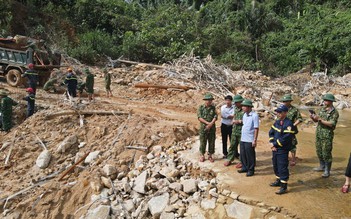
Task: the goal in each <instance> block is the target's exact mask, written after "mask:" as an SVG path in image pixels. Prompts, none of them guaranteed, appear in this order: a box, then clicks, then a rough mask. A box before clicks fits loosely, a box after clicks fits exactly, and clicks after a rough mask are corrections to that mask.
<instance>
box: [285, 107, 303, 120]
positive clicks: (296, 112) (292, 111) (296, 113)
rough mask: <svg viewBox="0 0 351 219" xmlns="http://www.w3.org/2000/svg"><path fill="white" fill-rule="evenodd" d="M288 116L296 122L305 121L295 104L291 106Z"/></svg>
mask: <svg viewBox="0 0 351 219" xmlns="http://www.w3.org/2000/svg"><path fill="white" fill-rule="evenodd" d="M286 117H287V118H288V119H289V120H291V121H292V122H293V123H295V122H296V121H297V120H299V121H301V122H302V121H303V120H302V116H301V113H300V111H299V110H298V109H297V108H296V107H295V106H290V107H289V111H288V114H287V115H286Z"/></svg>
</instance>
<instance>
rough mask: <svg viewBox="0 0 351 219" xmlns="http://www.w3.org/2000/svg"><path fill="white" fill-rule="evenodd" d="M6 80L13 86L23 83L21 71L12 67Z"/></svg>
mask: <svg viewBox="0 0 351 219" xmlns="http://www.w3.org/2000/svg"><path fill="white" fill-rule="evenodd" d="M6 80H7V83H8V84H9V85H11V86H12V87H17V86H20V85H22V76H21V72H20V71H18V70H17V69H11V70H10V71H9V72H7V74H6Z"/></svg>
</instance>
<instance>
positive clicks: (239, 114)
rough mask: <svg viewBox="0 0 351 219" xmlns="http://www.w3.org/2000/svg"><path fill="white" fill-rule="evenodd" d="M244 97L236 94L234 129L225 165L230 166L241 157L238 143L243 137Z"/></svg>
mask: <svg viewBox="0 0 351 219" xmlns="http://www.w3.org/2000/svg"><path fill="white" fill-rule="evenodd" d="M243 100H244V98H243V97H242V96H241V95H235V96H234V99H233V101H234V104H235V108H234V118H233V130H232V137H231V141H230V147H229V153H228V155H227V161H226V162H225V163H224V166H229V165H230V163H231V162H233V160H234V159H235V158H237V159H239V152H238V145H239V144H240V139H241V127H242V126H243V116H244V111H243V110H242V106H241V103H242V102H243ZM239 164H240V163H239ZM237 166H238V168H241V166H240V167H239V165H237Z"/></svg>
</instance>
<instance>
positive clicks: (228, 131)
mask: <svg viewBox="0 0 351 219" xmlns="http://www.w3.org/2000/svg"><path fill="white" fill-rule="evenodd" d="M224 100H225V105H223V106H222V107H221V117H222V120H221V133H222V151H223V158H227V155H228V148H227V145H228V144H227V143H228V138H229V142H230V140H231V136H232V129H233V117H234V106H233V102H232V101H233V97H232V96H230V95H228V96H226V97H225V98H224Z"/></svg>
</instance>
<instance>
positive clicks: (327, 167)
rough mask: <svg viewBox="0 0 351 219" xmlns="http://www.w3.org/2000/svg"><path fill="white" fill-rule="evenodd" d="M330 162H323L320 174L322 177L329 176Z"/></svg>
mask: <svg viewBox="0 0 351 219" xmlns="http://www.w3.org/2000/svg"><path fill="white" fill-rule="evenodd" d="M331 165H332V163H331V162H325V168H324V173H323V174H322V177H323V178H328V177H329V176H330V169H331Z"/></svg>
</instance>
